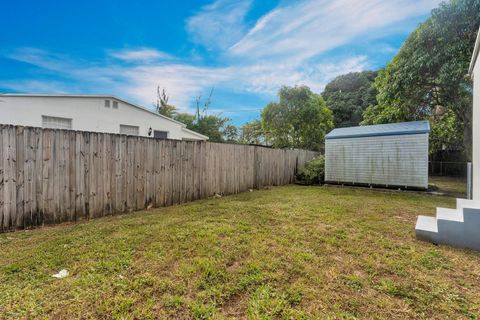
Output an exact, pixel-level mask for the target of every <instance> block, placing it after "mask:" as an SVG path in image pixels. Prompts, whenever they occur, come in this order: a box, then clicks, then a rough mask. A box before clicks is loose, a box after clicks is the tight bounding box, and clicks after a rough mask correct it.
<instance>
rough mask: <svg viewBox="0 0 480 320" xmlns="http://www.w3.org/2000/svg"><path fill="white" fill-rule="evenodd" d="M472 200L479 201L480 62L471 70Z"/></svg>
mask: <svg viewBox="0 0 480 320" xmlns="http://www.w3.org/2000/svg"><path fill="white" fill-rule="evenodd" d="M472 124H473V125H472V127H473V132H472V138H473V141H472V144H473V149H472V157H473V159H472V160H473V170H472V171H473V199H474V200H480V61H479V58H478V57H477V63H476V64H475V68H474V69H473V119H472Z"/></svg>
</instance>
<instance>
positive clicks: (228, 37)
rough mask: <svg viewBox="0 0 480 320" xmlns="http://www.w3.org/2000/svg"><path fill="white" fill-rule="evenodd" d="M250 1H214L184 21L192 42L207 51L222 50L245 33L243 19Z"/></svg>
mask: <svg viewBox="0 0 480 320" xmlns="http://www.w3.org/2000/svg"><path fill="white" fill-rule="evenodd" d="M251 3H252V0H216V1H215V2H213V3H212V4H209V5H206V6H204V7H203V8H202V9H201V10H200V12H198V13H197V14H196V15H194V16H192V17H190V18H189V19H188V20H187V21H186V28H187V31H188V32H189V34H190V36H191V38H192V40H193V41H194V42H196V43H198V44H201V45H203V46H205V47H206V48H209V49H218V48H219V49H224V48H227V47H229V46H230V45H232V44H234V43H235V42H236V41H238V40H240V38H241V37H242V36H243V35H244V34H245V33H246V31H247V30H246V26H245V24H244V18H245V15H246V14H247V12H248V10H249V9H250V6H251Z"/></svg>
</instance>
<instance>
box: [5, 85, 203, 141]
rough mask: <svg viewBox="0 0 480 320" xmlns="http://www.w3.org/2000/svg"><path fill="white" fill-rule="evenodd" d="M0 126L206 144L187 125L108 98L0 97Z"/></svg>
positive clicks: (30, 95) (105, 96)
mask: <svg viewBox="0 0 480 320" xmlns="http://www.w3.org/2000/svg"><path fill="white" fill-rule="evenodd" d="M0 124H13V125H19V126H29V127H43V128H53V129H71V130H79V131H93V132H105V133H120V134H127V135H136V136H144V137H155V138H162V139H176V140H207V139H208V137H206V136H204V135H202V134H200V133H198V132H194V131H192V130H189V129H187V127H186V125H185V124H183V123H181V122H178V121H175V120H173V119H170V118H168V117H165V116H162V115H160V114H158V113H155V112H152V111H150V110H147V109H145V108H143V107H141V106H138V105H136V104H134V103H131V102H128V101H125V100H123V99H120V98H117V97H114V96H109V95H68V94H53V95H51V94H0Z"/></svg>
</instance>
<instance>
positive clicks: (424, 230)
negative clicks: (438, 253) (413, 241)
mask: <svg viewBox="0 0 480 320" xmlns="http://www.w3.org/2000/svg"><path fill="white" fill-rule="evenodd" d="M415 236H416V237H417V239H419V240H423V241H429V242H433V243H437V237H438V227H437V219H436V218H435V217H428V216H418V217H417V223H416V225H415Z"/></svg>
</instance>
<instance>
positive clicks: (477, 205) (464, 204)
mask: <svg viewBox="0 0 480 320" xmlns="http://www.w3.org/2000/svg"><path fill="white" fill-rule="evenodd" d="M463 208H472V209H480V201H479V200H469V199H460V198H457V209H463Z"/></svg>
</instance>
